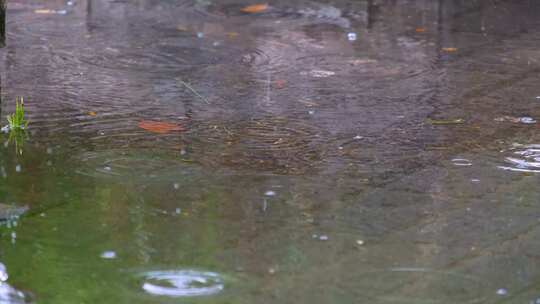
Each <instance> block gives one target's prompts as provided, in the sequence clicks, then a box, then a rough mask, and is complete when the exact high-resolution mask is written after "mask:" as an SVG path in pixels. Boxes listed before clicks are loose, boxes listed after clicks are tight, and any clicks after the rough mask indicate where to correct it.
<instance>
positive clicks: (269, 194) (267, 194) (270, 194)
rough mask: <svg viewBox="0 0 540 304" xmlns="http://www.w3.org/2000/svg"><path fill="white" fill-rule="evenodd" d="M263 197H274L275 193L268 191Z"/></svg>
mask: <svg viewBox="0 0 540 304" xmlns="http://www.w3.org/2000/svg"><path fill="white" fill-rule="evenodd" d="M264 195H266V196H276V192H274V191H272V190H268V191H266V192H265V193H264Z"/></svg>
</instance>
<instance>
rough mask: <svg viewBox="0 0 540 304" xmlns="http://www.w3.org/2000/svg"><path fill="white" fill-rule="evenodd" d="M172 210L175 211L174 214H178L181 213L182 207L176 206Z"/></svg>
mask: <svg viewBox="0 0 540 304" xmlns="http://www.w3.org/2000/svg"><path fill="white" fill-rule="evenodd" d="M174 212H175V213H176V214H180V213H182V209H180V208H176V210H175V211H174Z"/></svg>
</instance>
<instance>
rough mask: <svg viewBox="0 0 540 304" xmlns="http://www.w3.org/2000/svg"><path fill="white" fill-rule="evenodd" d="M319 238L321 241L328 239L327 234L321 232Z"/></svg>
mask: <svg viewBox="0 0 540 304" xmlns="http://www.w3.org/2000/svg"><path fill="white" fill-rule="evenodd" d="M319 240H321V241H328V236H327V235H325V234H323V235H321V236H319Z"/></svg>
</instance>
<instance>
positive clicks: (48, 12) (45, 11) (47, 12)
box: [34, 9, 56, 14]
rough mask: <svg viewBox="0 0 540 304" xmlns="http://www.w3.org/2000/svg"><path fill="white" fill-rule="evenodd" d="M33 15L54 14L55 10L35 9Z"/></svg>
mask: <svg viewBox="0 0 540 304" xmlns="http://www.w3.org/2000/svg"><path fill="white" fill-rule="evenodd" d="M34 13H36V14H55V13H56V11H55V10H50V9H37V10H34Z"/></svg>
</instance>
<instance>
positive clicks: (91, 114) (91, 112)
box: [88, 111, 97, 116]
mask: <svg viewBox="0 0 540 304" xmlns="http://www.w3.org/2000/svg"><path fill="white" fill-rule="evenodd" d="M88 115H90V116H96V115H97V114H96V112H94V111H90V112H88Z"/></svg>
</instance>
